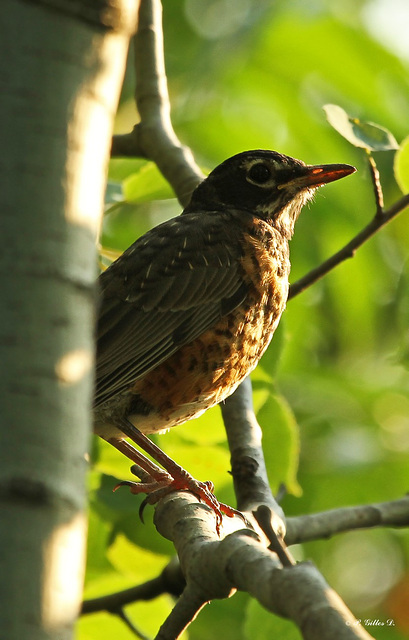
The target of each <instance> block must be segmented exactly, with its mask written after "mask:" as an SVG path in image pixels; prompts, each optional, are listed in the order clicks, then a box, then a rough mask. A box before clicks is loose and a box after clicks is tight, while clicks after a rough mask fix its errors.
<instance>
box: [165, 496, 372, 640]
mask: <svg viewBox="0 0 409 640" xmlns="http://www.w3.org/2000/svg"><path fill="white" fill-rule="evenodd" d="M225 520H228V519H224V522H225ZM155 524H156V527H157V529H158V531H159V532H160V533H161V535H163V536H164V537H165V538H168V539H169V540H172V542H173V544H174V545H175V547H176V550H177V552H178V556H179V559H180V563H181V567H182V571H183V572H184V574H185V576H186V581H187V589H188V591H189V601H190V602H194V603H196V604H197V603H202V604H203V603H205V602H207V601H209V600H213V599H215V598H226V597H229V596H231V595H233V593H234V592H235V590H236V589H239V590H241V591H245V592H247V593H249V594H250V595H251V596H253V597H254V598H256V599H257V600H258V601H259V602H260V604H261V605H262V606H263V607H265V608H266V609H268V610H269V611H271V612H272V613H275V614H276V615H279V616H281V617H285V618H289V619H290V620H292V621H293V622H294V623H295V624H296V625H297V626H298V628H299V629H300V631H301V633H302V636H303V638H304V639H305V640H316V639H317V638H320V640H333V638H337V639H338V640H353V639H356V638H361V639H369V638H371V636H370V635H369V634H368V633H367V632H366V631H365V630H364V629H363V628H362V627H361V626H360V625H359V623H358V622H357V621H356V620H355V618H354V617H353V615H352V614H351V612H350V611H349V610H348V609H347V607H346V606H345V604H344V603H343V602H342V600H341V599H340V598H339V596H338V595H337V594H336V593H335V592H334V591H333V590H332V589H331V588H330V587H329V586H328V585H327V583H326V582H325V580H324V579H323V577H322V576H321V575H320V573H319V572H318V571H317V569H316V568H315V567H314V566H313V565H312V564H310V563H300V564H297V565H295V566H291V567H283V566H282V565H281V563H280V562H279V561H278V558H277V556H276V554H275V553H271V552H270V551H269V550H268V549H266V548H265V547H264V546H263V545H262V544H260V539H259V537H258V536H257V534H256V533H255V532H251V531H249V530H248V529H242V528H239V529H237V527H242V523H241V522H240V521H239V519H238V518H235V519H234V520H233V521H231V522H230V523H229V522H226V525H227V526H228V527H229V529H227V530H224V531H222V533H221V537H220V538H218V537H217V535H216V533H215V528H214V516H213V514H212V513H211V511H210V509H209V508H208V507H206V506H205V505H200V504H199V505H198V504H197V502H196V500H195V498H194V496H192V495H191V494H189V493H179V494H171V495H169V496H166V497H165V498H164V499H163V500H161V501H160V502H159V503H158V504H157V506H156V510H155ZM234 528H236V530H235V531H234ZM229 530H230V531H231V533H230V532H229ZM223 536H224V537H223ZM193 609H194V607H192V606H190V607H187V608H186V610H185V612H184V614H182V613H181V612H180V611H179V612H178V617H179V619H180V620H182V619H183V620H184V621H185V622H186V620H187V617H188V614H189V612H190V613H192V612H193ZM178 628H179V630H181V625H179V627H178ZM177 637H178V636H175V635H160V634H159V635H158V636H157V639H156V640H159V639H160V640H170V638H172V640H175V638H177Z"/></svg>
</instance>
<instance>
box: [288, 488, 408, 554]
mask: <svg viewBox="0 0 409 640" xmlns="http://www.w3.org/2000/svg"><path fill="white" fill-rule="evenodd" d="M407 526H409V496H406V497H405V498H401V499H399V500H392V501H390V502H380V503H376V504H368V505H361V506H358V507H346V508H342V509H331V510H330V511H324V512H321V513H315V514H312V515H306V516H298V517H295V518H288V520H287V533H286V535H285V541H286V543H287V544H289V545H291V544H298V543H300V542H307V541H309V540H323V539H325V538H330V537H331V536H334V535H336V534H339V533H343V532H345V531H352V530H354V529H372V528H374V527H395V528H396V527H407Z"/></svg>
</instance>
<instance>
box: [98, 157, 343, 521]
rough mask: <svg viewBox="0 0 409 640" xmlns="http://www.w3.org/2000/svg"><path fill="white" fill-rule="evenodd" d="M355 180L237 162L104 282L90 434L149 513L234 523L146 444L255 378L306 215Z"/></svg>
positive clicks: (203, 488)
mask: <svg viewBox="0 0 409 640" xmlns="http://www.w3.org/2000/svg"><path fill="white" fill-rule="evenodd" d="M355 170H356V169H355V167H353V166H351V165H348V164H321V165H309V164H305V163H304V162H302V161H300V160H297V159H295V158H292V157H290V156H287V155H284V154H281V153H278V152H276V151H271V150H264V149H256V150H251V151H244V152H241V153H238V154H236V155H234V156H232V157H231V158H229V159H227V160H225V161H224V162H222V163H221V164H220V165H219V166H217V167H216V168H215V169H214V170H213V171H211V173H210V174H209V175H208V176H207V177H206V178H205V179H204V180H203V181H202V182H201V183H200V184H199V185H198V186H197V187H196V189H195V190H194V191H193V193H192V196H191V199H190V202H189V204H188V205H187V206H186V207H185V209H184V210H183V211H182V213H181V214H180V215H178V216H177V217H175V218H173V219H171V220H168V221H166V222H164V223H162V224H160V225H158V226H156V227H154V228H153V229H151V230H150V231H148V232H147V233H145V234H144V235H143V236H142V237H140V238H138V239H137V240H136V241H135V242H134V243H133V244H132V245H131V246H130V247H129V248H128V249H127V250H126V251H125V252H124V253H123V254H122V255H121V256H120V257H119V258H118V259H117V260H116V261H115V262H113V263H112V264H111V265H110V266H109V267H108V268H107V269H106V270H105V271H104V272H103V273H102V274H101V275H100V276H99V290H100V305H99V312H98V320H97V330H96V333H97V336H96V337H97V347H96V385H95V396H94V431H95V433H96V434H98V435H99V436H101V437H102V438H103V439H105V440H107V441H108V442H110V443H111V444H112V445H113V446H114V447H116V448H117V449H118V450H119V451H121V452H122V453H124V454H125V455H126V456H127V457H128V458H129V459H130V460H132V461H133V462H134V463H135V464H136V468H137V469H138V470H139V473H137V475H138V476H139V478H140V482H135V483H133V482H132V483H131V482H125V483H123V484H129V485H130V486H131V491H132V492H133V493H146V494H147V496H148V497H147V499H146V500H147V501H148V502H152V503H153V502H155V501H157V500H158V499H159V498H160V497H161V496H162V495H164V494H166V493H168V492H169V491H173V490H177V489H183V490H191V491H192V492H193V493H194V494H195V495H196V496H197V497H198V498H199V499H200V500H202V501H204V502H205V503H207V504H208V505H209V506H210V507H211V508H212V509H213V510H214V511H215V513H216V523H217V528H218V529H219V528H220V523H221V519H222V514H223V513H224V514H226V515H228V516H233V515H234V514H235V513H236V511H235V510H234V509H233V508H231V507H229V506H228V505H223V504H222V503H219V502H218V501H217V499H216V497H215V496H214V494H213V485H212V483H211V482H200V481H198V480H195V479H194V478H193V477H192V476H191V475H190V474H189V473H188V472H187V471H185V470H184V469H182V467H180V466H179V465H178V464H177V463H176V462H175V461H173V460H172V459H171V458H169V457H168V456H167V455H166V454H165V452H163V451H162V450H161V449H160V448H159V447H158V446H157V445H156V444H155V443H154V442H153V441H152V440H151V439H150V438H148V437H147V436H148V435H149V434H154V433H161V432H164V431H167V430H168V429H170V428H173V427H175V426H177V425H179V424H181V423H184V422H186V421H188V420H191V419H193V418H197V417H198V416H200V415H201V414H202V413H203V412H204V411H206V410H207V409H209V408H210V407H213V406H214V405H216V404H218V403H220V402H222V401H223V400H225V399H226V398H227V397H228V396H230V395H231V394H232V393H233V392H234V391H235V389H236V388H237V387H238V385H239V384H240V383H241V382H242V381H243V380H244V378H246V377H247V376H248V375H249V374H250V373H251V371H252V370H253V369H254V368H255V367H256V365H257V363H258V362H259V360H260V358H261V356H262V355H263V353H264V352H265V350H266V349H267V347H268V345H269V343H270V341H271V339H272V337H273V334H274V331H275V330H276V328H277V325H278V323H279V321H280V317H281V315H282V313H283V311H284V309H285V306H286V301H287V296H288V290H289V273H290V260H289V240H290V239H291V237H292V235H293V232H294V224H295V222H296V221H297V218H298V216H299V214H300V212H301V209H302V207H303V206H304V205H305V204H306V203H307V202H308V201H309V200H311V198H312V197H313V195H314V192H315V191H316V189H317V188H318V187H319V186H321V185H325V184H327V183H329V182H333V181H335V180H339V179H340V178H343V177H345V176H348V175H349V174H351V173H353V172H354V171H355ZM126 438H128V440H126ZM129 440H131V441H132V444H131V443H130V442H129ZM135 444H136V445H138V446H139V447H140V448H141V449H142V450H143V451H144V452H145V453H148V454H150V455H151V456H152V457H153V459H154V460H156V461H157V462H158V463H159V464H160V465H161V467H159V466H157V465H156V464H155V463H154V462H152V461H151V460H149V459H148V458H147V457H146V456H145V455H144V454H143V453H141V452H140V451H139V450H138V449H136V447H135V446H134V445H135Z"/></svg>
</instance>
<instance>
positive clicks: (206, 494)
mask: <svg viewBox="0 0 409 640" xmlns="http://www.w3.org/2000/svg"><path fill="white" fill-rule="evenodd" d="M135 467H136V470H135ZM132 471H133V472H134V473H135V475H137V476H138V477H140V478H141V482H132V481H128V480H124V481H123V482H120V483H119V484H118V485H117V486H116V487H115V489H117V488H118V487H121V486H128V487H129V488H130V491H131V493H134V494H139V493H146V494H148V495H147V496H146V498H145V500H144V501H143V502H142V504H141V506H140V509H139V515H140V517H141V520H142V521H143V511H144V509H145V507H146V505H147V504H155V503H156V502H158V501H159V500H160V499H161V498H163V497H164V496H166V495H168V494H169V493H171V492H173V491H190V492H191V493H193V495H195V496H196V498H198V500H199V501H200V502H203V503H204V504H207V506H208V507H210V508H211V509H212V510H213V511H214V513H215V516H216V531H217V534H218V535H220V530H221V525H222V521H223V514H224V515H226V516H228V517H229V518H233V517H234V516H236V515H237V516H239V517H240V518H241V519H242V520H243V521H244V522H245V523H246V524H247V520H246V518H245V517H244V516H243V514H242V513H240V511H237V510H236V509H233V508H232V507H230V506H229V505H227V504H223V503H222V502H219V501H218V500H217V498H216V496H215V495H214V493H213V489H214V487H213V483H212V482H200V481H199V480H195V478H193V477H192V476H191V475H190V474H189V473H188V472H187V471H185V469H183V468H182V467H179V469H178V473H177V474H176V473H174V475H173V476H172V475H170V474H169V473H167V472H166V471H163V470H162V469H160V468H159V467H158V473H155V474H154V475H150V474H149V473H147V472H146V471H144V470H143V469H141V467H139V465H134V467H133V469H132Z"/></svg>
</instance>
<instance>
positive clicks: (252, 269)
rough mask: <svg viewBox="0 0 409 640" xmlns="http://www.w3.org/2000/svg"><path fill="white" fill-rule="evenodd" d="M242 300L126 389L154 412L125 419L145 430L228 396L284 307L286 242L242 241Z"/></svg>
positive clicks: (169, 424) (171, 422) (260, 351)
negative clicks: (245, 287)
mask: <svg viewBox="0 0 409 640" xmlns="http://www.w3.org/2000/svg"><path fill="white" fill-rule="evenodd" d="M242 245H243V256H242V258H241V270H242V275H243V281H244V282H245V283H246V285H247V287H248V295H247V296H246V298H245V300H244V301H243V302H242V303H241V304H240V305H239V306H238V307H237V308H236V309H234V310H233V311H232V312H230V313H228V314H227V315H225V316H223V317H222V318H221V319H220V320H219V321H218V322H217V323H216V325H215V326H214V327H212V328H211V329H208V330H207V331H206V332H204V333H203V334H202V335H201V336H200V337H199V338H197V339H196V340H194V341H193V342H191V343H190V344H186V345H184V346H183V347H181V348H180V349H179V351H178V352H176V353H175V354H174V355H173V356H171V357H170V358H169V359H168V360H166V361H165V362H164V363H162V364H161V365H159V366H158V367H157V368H156V369H154V370H153V371H151V372H150V373H148V374H147V375H146V376H144V377H143V378H142V379H141V380H138V381H137V382H136V384H135V386H134V387H133V389H132V392H133V393H134V394H136V396H137V397H138V398H141V399H142V400H143V402H144V403H145V404H146V405H147V406H152V407H154V410H153V411H152V412H151V413H150V414H147V415H137V414H136V415H133V416H131V420H132V421H133V422H134V423H135V425H136V426H137V427H138V428H139V429H140V430H141V431H144V432H145V433H151V432H154V431H160V430H164V429H167V428H169V427H172V426H174V425H177V424H180V423H182V422H185V421H186V420H189V419H191V418H194V417H197V416H199V415H200V414H202V413H203V412H204V411H205V410H206V409H208V408H210V407H211V406H213V405H215V404H217V403H219V402H221V401H222V400H224V399H225V398H226V397H228V396H229V395H230V394H231V393H233V391H234V390H235V389H236V387H237V386H238V385H239V384H240V383H241V382H242V381H243V379H244V378H245V377H246V376H247V375H248V374H249V373H250V372H251V371H252V370H253V369H254V368H255V367H256V365H257V363H258V361H259V360H260V358H261V356H262V355H263V353H264V351H265V350H266V348H267V346H268V345H269V343H270V340H271V338H272V336H273V333H274V331H275V329H276V327H277V325H278V322H279V320H280V316H281V314H282V312H283V310H284V308H285V303H286V299H287V295H288V274H289V269H290V264H289V258H288V245H287V242H286V241H284V240H283V239H282V238H281V236H279V235H278V234H277V236H276V235H274V234H273V233H272V234H271V235H269V236H268V237H262V238H257V237H256V236H254V235H252V234H251V233H248V234H244V235H243V239H242Z"/></svg>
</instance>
